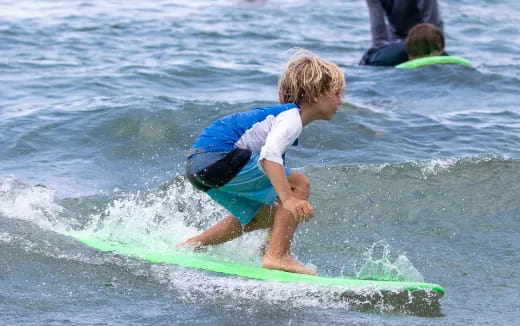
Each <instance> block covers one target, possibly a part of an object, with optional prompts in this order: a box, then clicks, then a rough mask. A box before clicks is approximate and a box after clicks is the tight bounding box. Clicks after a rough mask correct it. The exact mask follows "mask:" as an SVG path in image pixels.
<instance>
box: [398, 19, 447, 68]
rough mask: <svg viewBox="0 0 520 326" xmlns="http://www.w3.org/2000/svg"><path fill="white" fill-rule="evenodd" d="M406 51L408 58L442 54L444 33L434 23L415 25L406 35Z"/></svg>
mask: <svg viewBox="0 0 520 326" xmlns="http://www.w3.org/2000/svg"><path fill="white" fill-rule="evenodd" d="M406 51H407V52H408V60H414V59H419V58H422V57H431V56H439V55H443V54H445V53H444V35H443V34H442V31H441V30H440V29H438V28H437V27H436V26H435V25H432V24H419V25H415V26H414V27H413V28H412V29H411V30H410V32H409V33H408V36H407V37H406Z"/></svg>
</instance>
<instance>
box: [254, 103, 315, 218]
mask: <svg viewBox="0 0 520 326" xmlns="http://www.w3.org/2000/svg"><path fill="white" fill-rule="evenodd" d="M302 129H303V125H302V121H301V117H300V113H299V110H298V109H294V110H288V111H285V112H282V113H280V114H279V115H278V116H277V117H276V119H275V121H274V123H273V126H272V127H271V129H270V131H269V133H268V135H267V137H266V139H265V144H264V146H263V147H262V150H261V151H260V156H259V158H258V167H259V168H260V169H261V170H262V171H264V172H265V174H267V176H268V177H269V180H270V181H271V184H272V185H273V187H274V189H275V190H276V193H277V194H278V198H279V199H280V202H281V204H282V206H283V207H284V208H285V209H286V210H288V211H289V212H291V213H292V214H293V216H294V217H295V218H296V219H298V220H299V221H302V220H308V219H310V218H311V217H312V215H313V210H312V206H311V205H310V204H309V203H308V202H307V201H306V200H301V199H298V198H296V197H295V196H294V193H293V191H292V190H291V186H290V184H289V180H288V179H287V177H286V176H285V167H284V165H283V164H284V162H283V158H282V156H283V154H284V153H285V152H286V151H287V148H288V147H289V146H290V145H291V144H293V143H294V141H295V140H296V139H297V138H298V136H299V135H300V133H301V131H302Z"/></svg>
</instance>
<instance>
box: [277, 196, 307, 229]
mask: <svg viewBox="0 0 520 326" xmlns="http://www.w3.org/2000/svg"><path fill="white" fill-rule="evenodd" d="M282 206H283V208H284V209H285V210H287V211H288V212H290V213H291V214H292V215H293V216H294V218H295V219H296V220H297V221H298V222H299V223H302V222H308V221H310V220H311V219H312V218H313V217H314V208H313V207H312V205H311V204H309V202H308V201H306V200H303V199H298V198H295V197H293V198H290V199H287V200H285V201H283V202H282Z"/></svg>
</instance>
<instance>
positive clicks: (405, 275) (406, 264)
mask: <svg viewBox="0 0 520 326" xmlns="http://www.w3.org/2000/svg"><path fill="white" fill-rule="evenodd" d="M364 256H365V257H364V259H365V261H364V263H363V265H362V266H361V269H360V270H359V272H358V273H356V275H357V277H358V278H361V279H375V280H392V281H415V282H424V278H423V276H422V275H421V273H420V272H419V271H418V270H417V269H416V268H415V267H414V266H413V265H412V263H411V262H410V261H409V260H408V258H407V257H406V256H405V255H399V256H398V257H397V258H396V259H395V260H392V257H391V253H390V246H389V245H388V244H387V243H385V242H384V241H378V242H376V243H373V244H372V245H371V246H370V247H369V248H368V250H367V252H366V253H365V255H364Z"/></svg>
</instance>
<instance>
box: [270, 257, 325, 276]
mask: <svg viewBox="0 0 520 326" xmlns="http://www.w3.org/2000/svg"><path fill="white" fill-rule="evenodd" d="M262 266H263V267H264V268H268V269H278V270H281V271H286V272H291V273H298V274H309V275H317V274H316V271H315V270H313V269H311V268H309V267H307V266H305V265H304V264H302V263H300V262H299V261H297V260H296V259H294V258H292V257H291V256H289V255H285V256H282V257H279V258H278V257H276V258H275V257H273V256H271V255H267V254H266V255H264V260H263V262H262Z"/></svg>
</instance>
